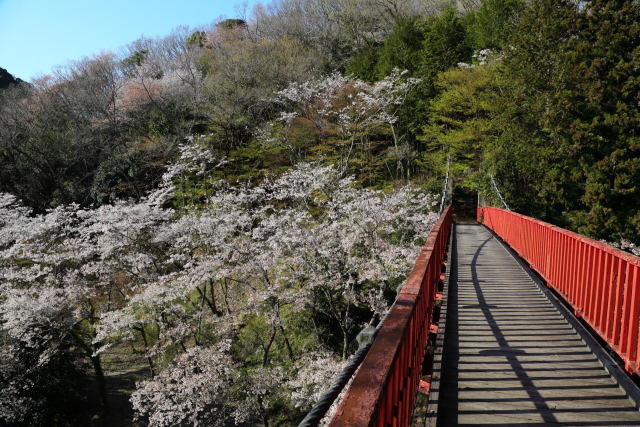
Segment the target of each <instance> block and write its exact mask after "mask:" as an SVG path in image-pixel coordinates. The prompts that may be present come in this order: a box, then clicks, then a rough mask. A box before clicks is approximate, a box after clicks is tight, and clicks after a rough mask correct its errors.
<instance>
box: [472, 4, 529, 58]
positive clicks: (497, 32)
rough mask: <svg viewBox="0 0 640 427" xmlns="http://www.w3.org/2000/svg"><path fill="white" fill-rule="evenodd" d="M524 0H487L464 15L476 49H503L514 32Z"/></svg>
mask: <svg viewBox="0 0 640 427" xmlns="http://www.w3.org/2000/svg"><path fill="white" fill-rule="evenodd" d="M524 6H525V3H524V1H523V0H485V1H484V2H482V5H481V6H480V8H479V9H478V10H477V11H475V12H471V13H469V14H467V15H466V16H465V17H464V20H465V23H466V26H467V31H468V37H469V43H470V44H471V46H473V48H474V49H476V50H479V49H487V48H489V49H503V48H505V47H506V43H507V41H508V40H509V37H510V36H511V34H512V30H513V28H514V21H515V19H516V17H517V15H518V13H519V12H520V11H522V9H523V8H524Z"/></svg>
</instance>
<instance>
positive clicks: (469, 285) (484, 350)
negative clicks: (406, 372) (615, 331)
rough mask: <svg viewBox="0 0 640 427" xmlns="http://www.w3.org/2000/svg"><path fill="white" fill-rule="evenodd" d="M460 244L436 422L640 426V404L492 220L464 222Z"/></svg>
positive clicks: (436, 385) (439, 360)
mask: <svg viewBox="0 0 640 427" xmlns="http://www.w3.org/2000/svg"><path fill="white" fill-rule="evenodd" d="M452 251H453V253H452V254H451V255H452V256H451V257H450V259H452V261H453V262H452V265H451V276H450V278H449V285H448V295H447V296H446V300H445V303H446V309H445V310H443V313H444V315H445V317H446V322H445V327H444V334H443V337H444V338H443V346H442V349H441V351H440V350H438V349H437V350H436V357H435V364H434V368H435V371H434V382H433V383H432V389H431V395H430V401H431V402H433V403H435V402H438V403H437V408H438V409H437V415H433V416H432V418H431V419H428V421H427V422H428V424H429V425H435V424H436V423H437V425H438V426H452V425H467V426H469V425H493V426H498V425H519V426H524V425H553V424H560V425H580V426H605V425H606V426H622V425H640V413H639V412H638V410H636V409H635V405H634V403H633V402H632V401H631V400H630V399H629V398H628V396H627V395H626V393H625V392H624V391H623V390H622V389H621V388H620V387H619V386H618V384H617V383H616V381H615V380H614V379H613V378H612V377H611V376H610V375H609V373H608V372H607V371H605V370H604V368H603V366H602V365H601V363H600V362H599V361H598V359H597V358H596V356H595V355H594V354H593V353H592V352H591V350H590V349H589V347H588V346H587V345H586V344H585V342H584V341H583V340H582V339H581V337H580V335H579V334H578V333H577V332H576V330H575V329H574V328H573V327H572V326H571V324H570V323H569V322H568V321H567V320H566V319H565V317H563V315H562V314H560V312H559V311H558V310H557V309H556V308H555V306H554V305H553V304H552V303H551V302H550V301H549V300H548V299H547V297H546V296H545V295H544V293H543V292H542V291H541V290H540V288H539V287H538V285H537V284H536V283H535V282H534V281H533V280H532V279H531V277H530V276H529V275H528V274H527V272H525V270H524V269H523V268H522V267H521V266H520V264H519V263H518V261H517V260H516V259H515V258H513V256H512V255H510V253H509V252H508V251H507V250H506V249H505V248H504V247H503V246H502V244H501V243H500V242H499V241H498V240H497V239H495V238H494V237H493V235H492V234H491V233H490V232H489V231H488V230H487V229H485V228H484V227H482V226H480V225H457V226H456V227H455V235H454V243H453V248H452ZM441 329H442V328H441ZM430 405H431V404H430ZM434 406H436V405H434Z"/></svg>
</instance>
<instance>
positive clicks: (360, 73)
mask: <svg viewBox="0 0 640 427" xmlns="http://www.w3.org/2000/svg"><path fill="white" fill-rule="evenodd" d="M379 60H380V47H379V46H376V45H373V46H367V47H365V48H364V49H362V50H361V51H360V52H358V53H357V54H355V55H354V56H353V57H351V59H349V61H348V62H347V64H346V65H345V71H346V73H347V74H349V75H353V76H355V77H357V78H359V79H361V80H364V81H367V82H374V81H376V80H378V73H377V71H376V67H377V64H378V61H379Z"/></svg>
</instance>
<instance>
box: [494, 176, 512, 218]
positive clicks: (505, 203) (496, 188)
mask: <svg viewBox="0 0 640 427" xmlns="http://www.w3.org/2000/svg"><path fill="white" fill-rule="evenodd" d="M489 178H491V183H492V184H493V189H494V190H495V191H496V194H497V195H498V198H499V199H500V201H501V202H502V204H503V205H504V207H505V209H506V210H508V211H510V210H511V209H510V208H509V205H507V202H505V201H504V197H502V194H501V193H500V190H498V186H497V185H496V180H495V179H494V177H493V175H491V174H489Z"/></svg>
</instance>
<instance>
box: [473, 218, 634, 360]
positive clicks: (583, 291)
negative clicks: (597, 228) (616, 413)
mask: <svg viewBox="0 0 640 427" xmlns="http://www.w3.org/2000/svg"><path fill="white" fill-rule="evenodd" d="M477 216H478V221H479V222H483V223H484V224H485V225H486V226H487V227H488V228H490V229H491V230H493V231H494V232H495V233H496V234H497V235H498V236H500V237H501V238H502V240H504V241H505V242H506V243H507V244H508V245H509V246H511V247H512V248H513V249H514V250H515V251H516V252H517V253H518V254H519V255H520V256H521V257H522V258H524V259H525V260H526V261H527V262H528V263H529V265H530V266H531V268H533V269H534V270H535V271H536V272H538V274H540V276H542V278H543V279H544V280H545V281H546V282H547V285H548V286H549V287H551V288H553V289H554V290H555V291H556V292H558V293H559V294H560V295H561V296H562V297H563V298H564V299H565V300H566V301H567V303H569V304H570V305H571V306H572V307H573V309H574V311H575V313H576V316H578V317H581V318H583V319H584V320H585V321H586V322H587V323H588V324H589V325H590V326H591V328H593V330H594V331H596V332H597V333H598V334H599V335H600V337H601V338H602V339H603V340H605V341H606V342H607V343H608V344H609V346H611V348H612V349H614V351H615V352H616V353H617V354H618V355H619V356H620V357H621V358H622V360H624V362H625V368H626V370H627V371H628V372H631V373H640V371H639V362H640V360H639V359H640V351H639V346H640V342H639V339H638V336H639V333H640V258H639V257H636V256H634V255H631V254H629V253H627V252H624V251H621V250H619V249H617V248H614V247H612V246H610V245H607V244H605V243H602V242H599V241H597V240H593V239H590V238H588V237H585V236H582V235H580V234H576V233H573V232H571V231H568V230H565V229H562V228H560V227H556V226H554V225H551V224H548V223H546V222H543V221H540V220H537V219H534V218H530V217H527V216H524V215H521V214H518V213H515V212H510V211H506V210H503V209H499V208H494V207H488V206H487V207H481V208H478V211H477Z"/></svg>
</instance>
